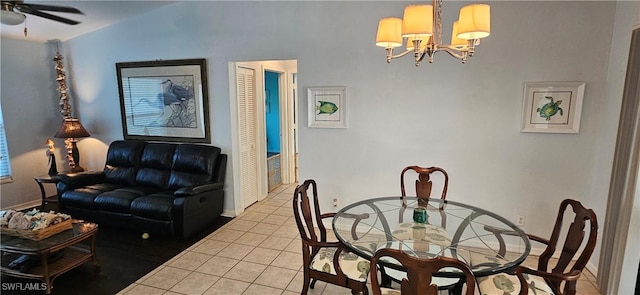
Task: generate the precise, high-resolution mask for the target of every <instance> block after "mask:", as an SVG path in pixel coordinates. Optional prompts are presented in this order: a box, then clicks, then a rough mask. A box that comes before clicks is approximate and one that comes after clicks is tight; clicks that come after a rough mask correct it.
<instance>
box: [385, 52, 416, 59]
mask: <svg viewBox="0 0 640 295" xmlns="http://www.w3.org/2000/svg"><path fill="white" fill-rule="evenodd" d="M412 52H413V50H407V51H405V52H402V53H399V54H397V55H393V54H389V55H387V59H389V60H391V59H394V58H398V57H403V56H405V55H407V54H409V53H412Z"/></svg>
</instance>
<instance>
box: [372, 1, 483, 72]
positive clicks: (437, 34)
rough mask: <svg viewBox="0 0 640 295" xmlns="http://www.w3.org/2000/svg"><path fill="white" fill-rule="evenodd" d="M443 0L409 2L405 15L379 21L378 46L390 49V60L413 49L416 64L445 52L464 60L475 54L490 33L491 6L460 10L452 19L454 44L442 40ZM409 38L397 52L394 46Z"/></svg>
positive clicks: (388, 50) (399, 45) (480, 5)
mask: <svg viewBox="0 0 640 295" xmlns="http://www.w3.org/2000/svg"><path fill="white" fill-rule="evenodd" d="M441 18H442V0H433V2H432V4H431V5H426V4H420V5H409V6H407V7H405V9H404V15H403V18H402V19H400V18H395V17H387V18H383V19H381V20H380V21H379V23H378V32H377V34H376V45H377V46H380V47H384V48H385V49H386V51H387V62H391V60H392V59H394V58H398V57H402V56H405V55H407V54H408V53H411V52H413V53H414V58H415V65H416V66H418V65H420V62H421V61H422V60H423V59H424V58H425V57H427V56H428V60H429V62H430V63H431V62H433V55H434V54H435V53H436V52H438V51H444V52H447V53H449V54H450V55H451V56H453V57H455V58H457V59H460V60H461V61H462V63H465V62H466V61H467V58H468V57H470V56H473V54H474V52H475V48H476V46H478V45H479V44H480V39H481V38H485V37H487V36H489V35H490V33H491V8H490V7H489V5H487V4H471V5H467V6H464V7H462V8H461V9H460V13H459V17H458V20H456V21H454V22H453V28H452V34H451V43H450V44H448V45H447V44H443V43H442V19H441ZM404 39H406V48H407V50H406V51H404V52H402V53H400V54H397V55H394V54H393V49H394V48H396V47H401V46H402V45H403V44H405V43H404Z"/></svg>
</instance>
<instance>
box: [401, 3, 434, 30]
mask: <svg viewBox="0 0 640 295" xmlns="http://www.w3.org/2000/svg"><path fill="white" fill-rule="evenodd" d="M431 35H433V6H431V5H409V6H407V7H405V8H404V15H403V17H402V37H411V36H413V37H415V38H420V37H424V36H431Z"/></svg>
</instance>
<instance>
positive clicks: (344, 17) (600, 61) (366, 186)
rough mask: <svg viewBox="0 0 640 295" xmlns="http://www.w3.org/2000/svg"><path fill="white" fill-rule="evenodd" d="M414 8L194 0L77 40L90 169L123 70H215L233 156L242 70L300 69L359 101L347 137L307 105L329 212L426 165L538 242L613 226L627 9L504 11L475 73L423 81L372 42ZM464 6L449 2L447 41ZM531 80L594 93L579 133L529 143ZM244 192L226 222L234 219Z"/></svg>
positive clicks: (464, 68)
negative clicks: (617, 31) (620, 45)
mask: <svg viewBox="0 0 640 295" xmlns="http://www.w3.org/2000/svg"><path fill="white" fill-rule="evenodd" d="M406 4H409V2H404V3H403V2H370V3H365V2H359V1H354V2H268V1H264V2H183V3H179V4H175V5H171V6H167V7H164V8H160V9H158V10H156V11H152V12H150V13H148V14H146V15H144V16H141V17H138V18H135V19H130V20H127V21H125V22H123V23H120V24H117V25H114V26H111V27H108V28H105V29H102V30H99V31H96V32H93V33H90V34H87V35H84V36H81V37H78V38H75V39H73V40H71V41H69V42H67V43H66V44H65V45H66V46H65V49H64V50H65V52H67V56H68V60H69V63H70V64H71V66H72V68H71V69H72V70H71V71H70V72H71V79H73V81H72V89H73V90H74V92H75V97H76V99H77V100H78V104H79V105H78V111H79V117H80V119H81V120H82V122H83V124H84V125H85V127H86V128H87V129H88V130H90V132H91V133H92V139H93V140H92V141H89V140H84V141H82V142H81V143H80V149H81V152H82V153H83V155H82V156H83V162H84V166H85V167H88V168H93V169H100V168H101V167H102V165H104V157H105V154H106V146H107V145H108V143H109V142H111V141H112V140H115V139H120V138H122V126H121V123H120V107H119V101H118V100H119V98H118V89H117V83H116V73H115V63H116V62H125V61H144V60H155V59H179V58H206V59H207V63H208V71H209V73H208V74H209V87H210V88H209V93H210V94H209V99H210V115H211V124H212V125H211V126H212V128H211V129H212V144H213V145H217V146H220V147H221V148H222V149H223V152H225V153H228V154H230V148H231V136H230V125H231V123H230V115H229V109H230V105H229V100H230V97H229V93H230V91H229V76H228V72H227V71H228V62H230V61H241V60H242V61H244V60H273V59H297V60H298V74H299V75H298V77H299V84H298V89H299V93H301V94H304V93H306V88H307V87H312V86H347V87H348V91H349V97H348V99H349V100H350V102H349V120H350V122H349V128H348V129H344V130H333V129H309V128H307V127H306V115H304V114H305V113H306V107H307V103H306V98H305V97H304V95H303V96H302V97H300V109H299V112H300V114H302V115H301V116H300V131H299V144H300V158H299V159H300V179H301V180H304V179H306V178H314V179H316V180H317V181H318V184H319V191H320V194H321V195H322V197H321V198H322V199H323V206H324V207H325V208H331V207H330V206H331V205H330V200H331V199H332V198H334V197H338V198H340V199H341V200H340V203H341V204H348V203H351V202H355V201H358V200H361V199H365V198H370V197H375V196H386V195H397V194H399V184H398V178H399V177H398V176H399V173H400V171H401V169H402V167H404V166H406V165H412V164H417V165H437V166H441V167H444V168H445V169H446V170H447V171H448V172H449V175H450V178H451V179H450V191H449V195H448V198H450V199H451V200H456V201H461V202H467V203H471V204H474V205H477V206H480V207H483V208H487V209H490V210H492V211H494V212H496V213H498V214H501V215H503V216H504V217H506V218H509V219H514V218H515V216H516V215H525V216H526V217H527V224H526V226H525V229H526V230H527V231H529V232H531V233H533V234H538V235H542V236H548V235H549V231H550V229H551V227H552V225H553V219H554V218H555V215H556V210H557V207H558V205H559V203H560V201H561V200H562V199H564V198H575V199H578V200H581V201H583V202H584V203H585V205H586V206H588V207H592V208H594V210H595V211H596V213H597V214H598V216H602V218H601V219H603V218H604V213H605V206H606V205H605V204H606V202H605V201H604V200H605V199H606V192H607V189H605V188H607V187H608V184H609V174H610V170H611V169H610V163H611V162H610V160H611V158H612V152H613V142H612V141H614V140H615V136H612V135H611V134H615V132H616V127H617V124H614V123H611V122H617V118H618V115H619V112H616V111H615V110H616V109H617V108H618V109H619V106H620V97H610V96H608V95H607V94H608V93H609V92H608V91H606V86H607V83H609V82H610V81H607V67H608V66H609V64H608V59H607V58H606V57H608V56H609V53H610V40H608V38H607V36H611V35H612V32H613V25H614V17H615V12H616V10H615V9H616V2H592V1H587V2H526V1H516V2H502V1H499V2H492V3H491V6H492V35H491V36H490V37H489V38H487V39H486V40H483V42H482V44H481V45H480V46H479V48H478V50H477V54H476V56H474V57H473V58H471V59H470V60H469V62H468V63H467V64H466V65H462V64H460V63H459V62H458V61H456V60H453V59H452V58H450V57H449V56H447V55H446V54H437V56H436V57H435V59H436V61H435V63H434V64H427V63H425V64H423V65H422V66H420V67H419V68H416V67H414V66H413V65H412V64H413V62H412V60H411V58H409V57H406V58H403V59H400V60H394V61H393V62H392V63H391V64H387V63H386V62H385V59H384V50H383V49H381V48H377V47H375V45H374V38H375V30H376V27H377V21H378V19H379V18H381V17H386V16H389V15H396V16H400V15H401V14H402V9H403V7H404V6H405V5H406ZM463 4H465V3H463V2H445V4H444V10H445V11H444V14H443V17H444V20H445V22H444V24H443V27H444V28H445V33H444V34H443V37H444V39H445V40H448V36H449V31H448V30H449V29H450V23H451V22H452V21H453V18H455V15H456V14H457V10H458V9H459V7H461V6H462V5H463ZM597 41H599V42H597ZM3 61H4V58H3ZM3 67H4V65H3ZM533 81H585V82H586V83H587V86H586V92H585V99H584V108H583V113H582V125H581V129H580V133H579V134H534V133H520V132H519V128H520V127H519V126H520V120H521V107H522V96H523V86H524V83H525V82H533ZM613 82H616V81H613ZM3 86H4V82H3ZM3 97H4V95H3ZM3 106H4V104H3ZM603 110H607V111H603ZM601 161H602V162H601ZM229 169H231V168H230V166H229ZM227 175H228V176H230V175H231V174H230V171H228V174H227ZM232 183H233V179H231V177H227V186H226V190H227V199H226V200H225V203H226V205H225V210H233V209H234V208H232V206H233V204H234V202H233V200H231V199H230V197H229V196H232V195H233V187H232V185H230V184H232ZM597 256H598V253H596V254H595V255H594V257H595V258H593V259H592V261H595V262H596V263H597V261H598V257H597Z"/></svg>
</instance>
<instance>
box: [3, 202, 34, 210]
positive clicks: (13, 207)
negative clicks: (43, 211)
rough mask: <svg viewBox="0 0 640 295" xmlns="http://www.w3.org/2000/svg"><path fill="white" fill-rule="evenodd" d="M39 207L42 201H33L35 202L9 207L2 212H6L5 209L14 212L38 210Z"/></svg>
mask: <svg viewBox="0 0 640 295" xmlns="http://www.w3.org/2000/svg"><path fill="white" fill-rule="evenodd" d="M40 205H42V200H35V201H31V202H26V203H22V204H18V205H13V206H11V207H7V208H5V209H3V210H7V209H13V210H16V211H22V210H27V209H31V208H36V207H37V208H40Z"/></svg>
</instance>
